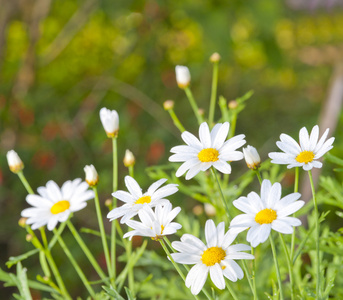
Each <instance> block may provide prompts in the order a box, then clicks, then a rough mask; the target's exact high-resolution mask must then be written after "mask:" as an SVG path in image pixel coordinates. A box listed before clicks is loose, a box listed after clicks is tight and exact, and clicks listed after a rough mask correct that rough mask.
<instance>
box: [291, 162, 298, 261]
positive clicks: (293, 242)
mask: <svg viewBox="0 0 343 300" xmlns="http://www.w3.org/2000/svg"><path fill="white" fill-rule="evenodd" d="M298 188H299V167H296V168H295V177H294V193H297V192H298ZM293 217H294V214H293ZM294 248H295V230H294V227H293V233H292V242H291V255H290V259H291V262H292V263H293V256H294Z"/></svg>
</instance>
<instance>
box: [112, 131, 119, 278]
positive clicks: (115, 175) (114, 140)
mask: <svg viewBox="0 0 343 300" xmlns="http://www.w3.org/2000/svg"><path fill="white" fill-rule="evenodd" d="M112 148H113V192H115V191H116V190H117V188H118V155H117V138H116V137H114V138H112ZM116 207H117V199H116V198H114V197H113V208H116ZM116 222H117V220H114V221H113V222H112V224H111V270H112V275H113V278H111V280H112V279H113V280H115V278H116V239H117V236H116V228H115V227H116V225H115V223H116Z"/></svg>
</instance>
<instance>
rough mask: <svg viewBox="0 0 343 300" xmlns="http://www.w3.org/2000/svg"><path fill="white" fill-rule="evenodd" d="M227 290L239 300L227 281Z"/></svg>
mask: <svg viewBox="0 0 343 300" xmlns="http://www.w3.org/2000/svg"><path fill="white" fill-rule="evenodd" d="M226 288H227V289H228V291H229V292H230V294H231V296H232V298H233V299H235V300H238V297H237V295H236V293H235V292H234V290H233V289H232V288H231V286H230V284H229V283H228V282H227V281H226Z"/></svg>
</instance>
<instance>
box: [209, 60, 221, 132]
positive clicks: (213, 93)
mask: <svg viewBox="0 0 343 300" xmlns="http://www.w3.org/2000/svg"><path fill="white" fill-rule="evenodd" d="M218 65H219V62H214V63H213V76H212V89H211V100H210V110H209V116H208V123H209V125H210V127H212V123H213V119H214V112H215V108H216V98H217V86H218Z"/></svg>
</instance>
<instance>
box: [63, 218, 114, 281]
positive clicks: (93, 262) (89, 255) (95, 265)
mask: <svg viewBox="0 0 343 300" xmlns="http://www.w3.org/2000/svg"><path fill="white" fill-rule="evenodd" d="M67 225H68V228H69V230H70V231H71V233H72V234H73V236H74V238H75V240H76V241H77V243H78V244H79V246H80V247H81V249H82V251H83V253H84V254H85V255H86V256H87V258H88V260H89V262H90V263H91V265H92V266H93V268H94V269H95V271H96V272H97V273H98V275H99V276H100V278H101V279H102V280H103V281H104V282H106V281H107V282H108V278H107V277H106V275H105V273H104V272H103V271H102V269H101V268H100V266H99V264H98V263H97V261H96V260H95V258H94V256H93V254H92V253H91V252H90V250H89V249H88V247H87V246H86V244H85V242H84V241H83V239H82V238H81V236H80V235H79V234H78V232H77V230H76V229H75V227H74V225H73V224H72V223H71V222H70V220H68V221H67ZM107 251H108V250H107Z"/></svg>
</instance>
